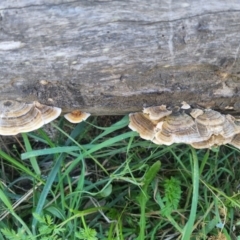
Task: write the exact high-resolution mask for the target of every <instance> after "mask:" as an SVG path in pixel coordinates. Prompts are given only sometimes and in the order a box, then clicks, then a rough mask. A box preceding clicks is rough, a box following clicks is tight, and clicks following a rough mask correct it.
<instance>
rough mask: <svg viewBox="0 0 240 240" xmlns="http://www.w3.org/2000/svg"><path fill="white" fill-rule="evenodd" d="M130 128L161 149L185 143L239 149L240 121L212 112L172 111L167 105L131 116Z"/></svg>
mask: <svg viewBox="0 0 240 240" xmlns="http://www.w3.org/2000/svg"><path fill="white" fill-rule="evenodd" d="M129 119H130V123H129V128H131V129H132V130H133V131H137V132H138V133H139V135H140V136H141V137H142V138H144V139H147V140H151V141H152V142H154V143H156V144H159V145H167V146H169V145H171V144H173V143H186V144H190V145H191V146H193V147H194V148H197V149H201V148H211V147H214V146H220V145H224V144H231V145H233V146H235V147H237V148H240V121H237V120H235V118H234V117H233V116H231V115H224V114H221V113H219V112H217V111H214V110H212V109H196V108H194V109H192V108H191V106H190V105H188V104H187V103H185V102H182V107H175V108H173V109H172V110H171V109H169V108H167V107H166V106H165V105H161V106H155V107H148V108H144V109H143V113H141V112H137V113H131V114H130V115H129Z"/></svg>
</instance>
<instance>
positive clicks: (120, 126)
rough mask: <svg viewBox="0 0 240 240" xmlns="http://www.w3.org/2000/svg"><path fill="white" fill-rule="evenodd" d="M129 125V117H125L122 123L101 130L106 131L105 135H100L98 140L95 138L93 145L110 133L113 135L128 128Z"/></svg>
mask: <svg viewBox="0 0 240 240" xmlns="http://www.w3.org/2000/svg"><path fill="white" fill-rule="evenodd" d="M128 123H129V118H128V116H124V117H123V118H122V119H121V120H120V121H118V122H116V123H114V124H113V125H112V126H110V127H108V128H100V129H105V131H104V132H103V133H101V134H99V135H98V136H97V137H96V138H94V139H93V140H92V141H91V143H93V142H95V141H97V140H98V139H99V138H102V137H104V136H106V135H108V134H109V133H112V132H114V131H116V130H118V129H121V128H124V127H126V126H127V125H128ZM95 127H96V126H95ZM97 128H99V127H97Z"/></svg>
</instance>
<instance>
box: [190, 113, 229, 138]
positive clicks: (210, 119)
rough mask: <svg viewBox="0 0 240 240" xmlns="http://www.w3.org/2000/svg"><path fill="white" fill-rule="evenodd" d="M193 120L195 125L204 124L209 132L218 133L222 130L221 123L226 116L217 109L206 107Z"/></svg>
mask: <svg viewBox="0 0 240 240" xmlns="http://www.w3.org/2000/svg"><path fill="white" fill-rule="evenodd" d="M195 120H196V124H197V125H198V124H201V125H203V126H206V127H207V129H208V131H209V132H211V133H212V134H215V135H218V134H220V133H221V132H222V131H223V124H224V122H225V121H226V117H225V115H222V114H221V113H219V112H217V111H214V110H211V109H206V110H205V111H204V113H203V114H201V115H199V116H197V117H196V119H195Z"/></svg>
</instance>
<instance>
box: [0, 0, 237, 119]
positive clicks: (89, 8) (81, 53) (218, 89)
mask: <svg viewBox="0 0 240 240" xmlns="http://www.w3.org/2000/svg"><path fill="white" fill-rule="evenodd" d="M239 48H240V2H239V1H238V0H235V1H234V0H233V1H226V0H211V1H207V0H198V1H195V0H192V1H191V0H185V1H184V0H178V1H171V0H168V1H164V0H161V1H159V0H148V1H141V0H131V1H128V0H121V1H84V0H81V1H80V0H79V1H70V0H21V1H15V0H1V1H0V73H1V74H0V91H1V94H0V99H6V98H10V99H17V98H18V99H21V100H23V101H32V100H39V101H40V102H41V103H44V104H53V105H56V106H58V107H62V108H63V109H65V110H66V111H68V110H70V109H76V108H81V109H83V110H86V111H89V112H91V113H93V114H100V115H102V114H124V113H127V112H131V111H137V110H140V109H142V107H143V106H151V105H156V104H175V103H180V102H181V101H183V100H184V101H188V102H189V103H191V104H195V103H198V104H203V105H206V106H210V107H213V108H220V109H222V110H224V108H225V107H226V106H227V107H228V106H230V107H231V106H234V108H235V110H239V109H240V60H239V55H240V53H239Z"/></svg>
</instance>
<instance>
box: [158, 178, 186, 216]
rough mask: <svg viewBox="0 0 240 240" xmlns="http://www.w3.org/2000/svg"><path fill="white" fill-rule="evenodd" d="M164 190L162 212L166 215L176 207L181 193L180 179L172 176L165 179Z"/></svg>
mask: <svg viewBox="0 0 240 240" xmlns="http://www.w3.org/2000/svg"><path fill="white" fill-rule="evenodd" d="M164 192H165V195H164V198H163V201H164V202H165V207H164V208H163V209H162V214H163V215H164V216H166V215H168V214H171V212H172V211H173V210H176V209H177V208H178V204H179V201H180V199H181V193H182V190H181V184H180V181H179V180H177V179H176V178H174V177H171V178H170V179H166V180H165V182H164Z"/></svg>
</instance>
